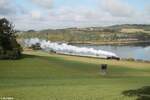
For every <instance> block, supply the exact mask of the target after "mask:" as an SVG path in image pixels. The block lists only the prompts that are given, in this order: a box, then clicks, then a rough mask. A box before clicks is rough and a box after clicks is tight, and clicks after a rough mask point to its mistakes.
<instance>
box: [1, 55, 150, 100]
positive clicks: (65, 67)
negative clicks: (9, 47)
mask: <svg viewBox="0 0 150 100" xmlns="http://www.w3.org/2000/svg"><path fill="white" fill-rule="evenodd" d="M101 63H107V64H108V65H109V69H108V74H107V75H106V76H101V75H100V68H99V66H100V65H99V64H101ZM149 85H150V64H149V63H139V62H126V61H106V60H101V59H93V58H83V57H72V56H64V55H56V54H50V55H49V54H47V53H42V52H26V55H24V58H23V59H21V60H1V61H0V98H2V97H7V96H8V97H13V98H14V99H15V100H120V99H122V100H135V99H136V98H137V97H127V96H124V95H123V94H122V92H123V91H126V90H130V89H138V88H141V87H143V86H149ZM0 100H1V99H0Z"/></svg>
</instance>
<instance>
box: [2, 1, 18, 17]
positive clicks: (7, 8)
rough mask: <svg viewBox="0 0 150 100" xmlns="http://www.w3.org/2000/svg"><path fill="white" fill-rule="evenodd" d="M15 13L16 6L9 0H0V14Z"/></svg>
mask: <svg viewBox="0 0 150 100" xmlns="http://www.w3.org/2000/svg"><path fill="white" fill-rule="evenodd" d="M14 13H16V8H15V7H14V4H13V2H12V1H11V0H0V15H3V16H5V15H11V14H14Z"/></svg>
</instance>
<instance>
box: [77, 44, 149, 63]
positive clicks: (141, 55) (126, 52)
mask: <svg viewBox="0 0 150 100" xmlns="http://www.w3.org/2000/svg"><path fill="white" fill-rule="evenodd" d="M76 46H79V47H88V48H94V49H97V50H98V49H101V50H106V51H110V52H113V53H116V54H117V55H118V56H119V57H121V58H134V59H141V60H147V61H150V46H145V47H144V46H112V45H92V46H91V45H90V46H89V45H84V44H82V45H76Z"/></svg>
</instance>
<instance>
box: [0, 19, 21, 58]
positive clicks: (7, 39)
mask: <svg viewBox="0 0 150 100" xmlns="http://www.w3.org/2000/svg"><path fill="white" fill-rule="evenodd" d="M21 51H22V48H21V46H20V44H18V43H17V40H16V36H15V31H14V26H13V25H12V24H11V23H10V22H9V21H8V20H7V19H6V18H2V19H0V59H18V58H20V57H21Z"/></svg>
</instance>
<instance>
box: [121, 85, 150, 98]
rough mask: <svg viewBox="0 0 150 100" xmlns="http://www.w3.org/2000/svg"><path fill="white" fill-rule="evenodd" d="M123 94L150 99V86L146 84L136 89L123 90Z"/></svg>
mask: <svg viewBox="0 0 150 100" xmlns="http://www.w3.org/2000/svg"><path fill="white" fill-rule="evenodd" d="M122 94H123V95H125V96H129V97H134V96H137V100H150V86H144V87H142V88H139V89H136V90H127V91H123V92H122Z"/></svg>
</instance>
